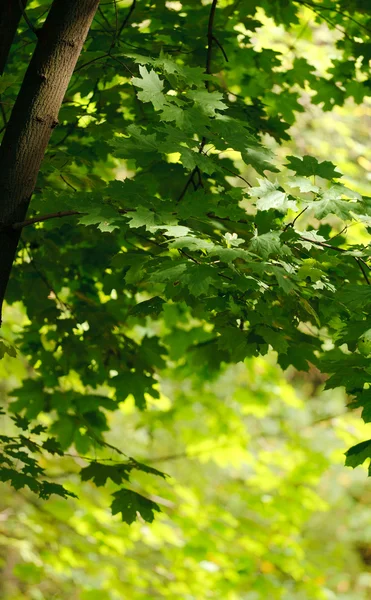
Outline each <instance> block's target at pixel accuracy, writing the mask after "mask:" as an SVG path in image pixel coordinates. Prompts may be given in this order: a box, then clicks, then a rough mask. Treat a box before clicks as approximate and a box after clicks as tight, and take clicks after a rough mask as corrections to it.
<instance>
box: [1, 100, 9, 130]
mask: <svg viewBox="0 0 371 600" xmlns="http://www.w3.org/2000/svg"><path fill="white" fill-rule="evenodd" d="M0 111H1V116H2V118H3V122H4V127H3V128H2V129H1V132H2V131H3V130H4V129H6V126H7V125H8V119H7V116H6V112H5V108H4V103H3V102H0ZM1 132H0V133H1Z"/></svg>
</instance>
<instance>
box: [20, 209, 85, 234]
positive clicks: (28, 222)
mask: <svg viewBox="0 0 371 600" xmlns="http://www.w3.org/2000/svg"><path fill="white" fill-rule="evenodd" d="M82 214H83V213H81V212H80V211H78V210H61V211H59V212H56V213H49V214H47V215H43V216H41V217H33V218H32V219H27V220H26V221H21V222H19V223H13V225H12V228H13V229H23V227H27V226H28V225H33V224H34V223H42V222H43V221H48V220H49V219H57V218H62V217H70V216H73V215H82Z"/></svg>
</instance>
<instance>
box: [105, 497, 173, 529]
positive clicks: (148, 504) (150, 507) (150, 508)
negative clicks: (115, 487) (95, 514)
mask: <svg viewBox="0 0 371 600" xmlns="http://www.w3.org/2000/svg"><path fill="white" fill-rule="evenodd" d="M112 496H113V498H114V500H113V502H112V504H111V510H112V514H113V515H117V514H118V513H121V517H122V520H123V521H124V522H125V523H128V524H129V525H130V524H131V523H134V521H136V519H137V518H138V515H140V516H141V517H142V519H143V520H144V521H147V522H148V523H152V521H153V519H154V512H155V511H157V512H161V509H160V507H159V506H158V504H156V503H155V502H153V501H152V500H149V499H148V498H145V497H144V496H142V495H141V494H138V493H137V492H133V491H132V490H128V489H126V488H122V489H121V490H119V491H118V492H115V493H114V494H112Z"/></svg>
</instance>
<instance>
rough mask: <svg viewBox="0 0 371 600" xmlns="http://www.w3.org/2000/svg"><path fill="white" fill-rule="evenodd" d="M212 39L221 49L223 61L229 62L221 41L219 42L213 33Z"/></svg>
mask: <svg viewBox="0 0 371 600" xmlns="http://www.w3.org/2000/svg"><path fill="white" fill-rule="evenodd" d="M213 40H214V42H215V43H216V45H217V46H218V48H220V50H221V52H222V54H223V56H224V59H225V62H229V61H228V56H227V53H226V51H225V50H224V48H223V46H222V45H221V43H220V42H219V40H218V38H216V37H215V35H213Z"/></svg>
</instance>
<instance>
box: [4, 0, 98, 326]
mask: <svg viewBox="0 0 371 600" xmlns="http://www.w3.org/2000/svg"><path fill="white" fill-rule="evenodd" d="M0 1H1V0H0ZM98 5H99V0H54V1H53V4H52V6H51V9H50V11H49V14H48V16H47V19H46V21H45V23H44V25H43V27H42V29H40V30H39V34H38V43H37V45H36V48H35V51H34V54H33V56H32V58H31V61H30V64H29V67H28V69H27V72H26V75H25V78H24V80H23V83H22V86H21V89H20V91H19V94H18V97H17V100H16V102H15V104H14V107H13V110H12V113H11V116H10V119H9V122H8V125H7V128H6V130H5V134H4V138H3V141H2V144H1V147H0V166H1V168H0V312H1V307H2V303H3V300H4V295H5V291H6V287H7V283H8V279H9V276H10V272H11V268H12V264H13V260H14V257H15V254H16V251H17V245H18V241H19V237H20V231H19V230H18V231H17V230H13V229H12V227H11V224H12V223H14V222H17V221H23V220H24V218H25V216H26V213H27V209H28V206H29V203H30V199H31V196H32V193H33V191H34V189H35V185H36V180H37V175H38V173H39V170H40V165H41V162H42V159H43V157H44V154H45V151H46V148H47V145H48V142H49V139H50V136H51V133H52V131H53V129H54V127H55V126H56V125H57V124H58V120H57V119H58V112H59V109H60V106H61V104H62V100H63V97H64V95H65V92H66V90H67V86H68V84H69V81H70V79H71V76H72V73H73V70H74V68H75V65H76V62H77V59H78V58H79V55H80V53H81V49H82V46H83V43H84V41H85V39H86V36H87V34H88V31H89V28H90V25H91V22H92V20H93V17H94V15H95V12H96V10H97V8H98ZM0 323H1V320H0Z"/></svg>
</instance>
